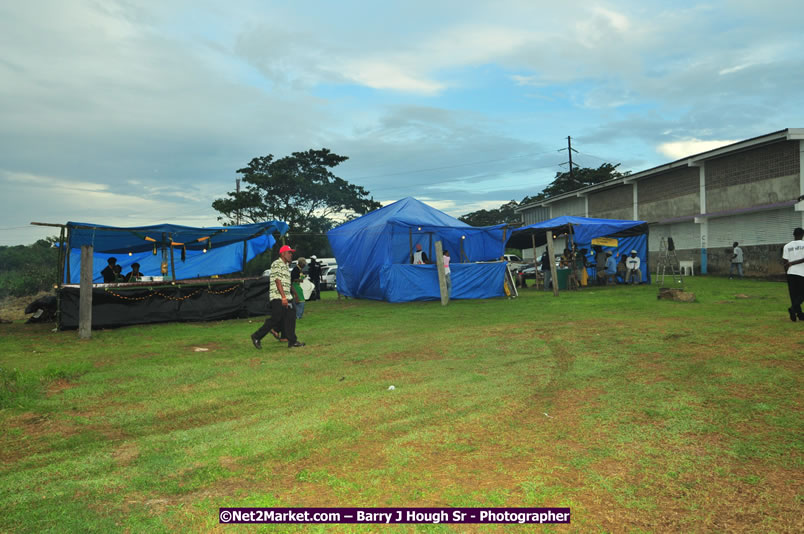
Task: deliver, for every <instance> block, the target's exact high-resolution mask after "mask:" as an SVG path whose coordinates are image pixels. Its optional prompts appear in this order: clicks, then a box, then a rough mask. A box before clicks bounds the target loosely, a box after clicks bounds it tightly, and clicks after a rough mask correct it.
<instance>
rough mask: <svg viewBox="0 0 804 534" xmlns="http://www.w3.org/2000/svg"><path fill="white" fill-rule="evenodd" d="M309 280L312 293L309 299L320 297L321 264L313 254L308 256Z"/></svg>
mask: <svg viewBox="0 0 804 534" xmlns="http://www.w3.org/2000/svg"><path fill="white" fill-rule="evenodd" d="M308 272H309V273H310V281H311V282H312V283H313V293H312V294H311V295H310V299H309V300H320V299H321V264H320V263H318V259H317V258H316V257H315V256H310V268H309V270H308Z"/></svg>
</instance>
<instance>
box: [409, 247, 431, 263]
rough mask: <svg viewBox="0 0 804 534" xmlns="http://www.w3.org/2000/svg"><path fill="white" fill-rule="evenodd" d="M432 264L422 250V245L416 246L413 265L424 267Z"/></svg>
mask: <svg viewBox="0 0 804 534" xmlns="http://www.w3.org/2000/svg"><path fill="white" fill-rule="evenodd" d="M425 263H430V260H428V259H427V253H425V252H424V251H423V250H422V246H421V244H418V243H417V244H416V252H414V253H413V265H424V264H425Z"/></svg>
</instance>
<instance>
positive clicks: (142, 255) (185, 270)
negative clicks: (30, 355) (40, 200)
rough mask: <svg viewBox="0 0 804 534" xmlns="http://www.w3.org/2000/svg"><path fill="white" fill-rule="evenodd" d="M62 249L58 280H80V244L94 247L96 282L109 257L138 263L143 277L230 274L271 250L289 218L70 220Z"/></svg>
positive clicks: (124, 265)
mask: <svg viewBox="0 0 804 534" xmlns="http://www.w3.org/2000/svg"><path fill="white" fill-rule="evenodd" d="M66 228H67V237H66V243H65V249H66V250H67V251H68V254H67V258H66V261H65V265H64V269H63V273H64V274H63V277H62V280H63V282H64V283H66V284H77V283H79V281H80V271H81V246H83V245H92V247H93V274H92V281H93V282H94V283H102V282H103V276H102V275H101V274H100V273H101V271H102V270H103V269H104V268H105V267H106V265H107V260H108V259H109V258H111V257H114V258H116V259H117V264H118V265H120V266H121V267H122V268H123V274H126V273H128V272H129V271H130V270H131V265H132V264H133V263H139V265H140V272H141V273H142V274H143V275H144V276H145V277H149V278H150V277H162V278H161V279H172V280H185V279H189V278H203V277H209V276H212V275H220V274H230V273H235V272H239V271H243V270H244V269H245V264H246V263H247V262H248V261H250V260H251V259H253V258H254V257H256V256H257V255H258V254H261V253H263V252H265V251H266V250H270V249H271V247H273V245H274V243H276V239H275V237H274V236H273V234H274V233H277V234H279V235H280V236H282V235H284V234H285V233H286V232H287V231H288V225H287V223H284V222H281V221H270V222H264V223H255V224H245V225H240V226H221V227H209V228H192V227H189V226H178V225H175V224H157V225H152V226H137V227H128V228H125V227H115V226H103V225H99V224H88V223H77V222H68V223H67V224H66Z"/></svg>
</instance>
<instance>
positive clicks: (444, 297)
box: [435, 241, 449, 306]
mask: <svg viewBox="0 0 804 534" xmlns="http://www.w3.org/2000/svg"><path fill="white" fill-rule="evenodd" d="M435 253H436V257H435V261H436V268H437V269H438V289H439V291H440V292H441V305H442V306H446V305H447V304H449V293H447V278H446V276H447V275H446V272H445V271H444V249H443V248H442V247H441V241H436V242H435Z"/></svg>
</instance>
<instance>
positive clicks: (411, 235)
mask: <svg viewBox="0 0 804 534" xmlns="http://www.w3.org/2000/svg"><path fill="white" fill-rule="evenodd" d="M408 245H410V263H411V264H412V263H413V228H408Z"/></svg>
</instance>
